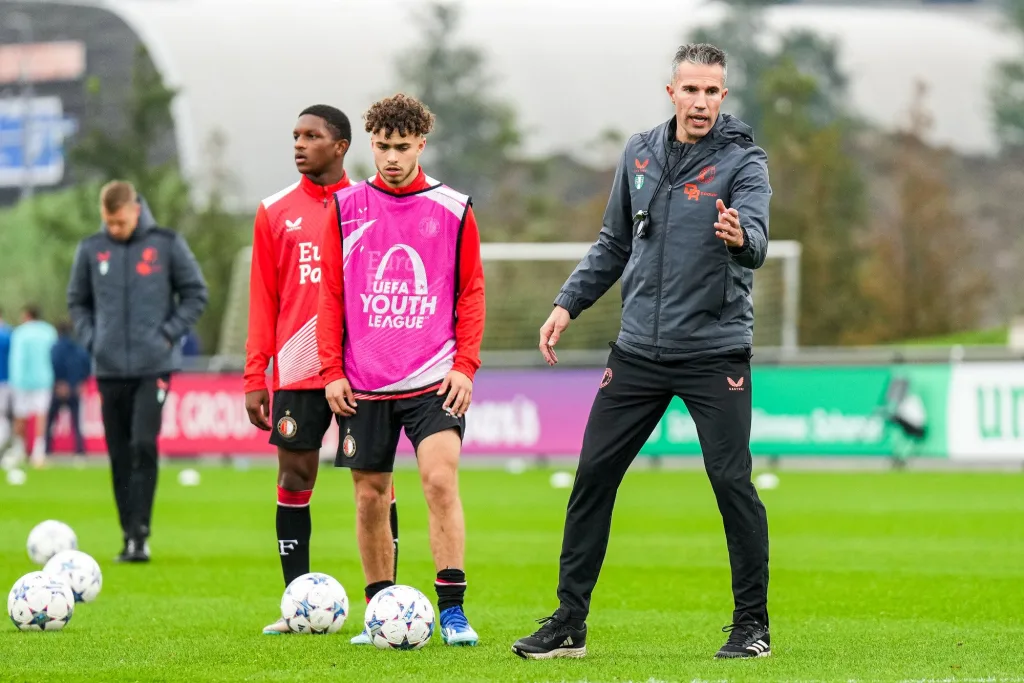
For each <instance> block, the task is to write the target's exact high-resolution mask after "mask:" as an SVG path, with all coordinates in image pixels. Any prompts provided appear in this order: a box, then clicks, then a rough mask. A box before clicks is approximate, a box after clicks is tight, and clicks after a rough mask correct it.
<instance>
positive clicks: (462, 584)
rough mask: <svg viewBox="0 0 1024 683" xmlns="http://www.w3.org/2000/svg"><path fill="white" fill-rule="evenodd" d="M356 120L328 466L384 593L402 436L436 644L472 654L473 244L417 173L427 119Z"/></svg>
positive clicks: (327, 364)
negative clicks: (336, 435)
mask: <svg viewBox="0 0 1024 683" xmlns="http://www.w3.org/2000/svg"><path fill="white" fill-rule="evenodd" d="M365 118H366V131H367V132H368V133H370V134H371V136H372V137H371V144H372V148H373V156H374V163H375V164H376V166H377V174H376V176H375V177H374V178H373V179H372V180H370V181H367V182H362V183H359V184H357V185H354V186H352V187H350V188H347V189H344V190H340V191H339V192H337V193H335V197H336V198H337V204H338V216H337V224H336V225H337V227H336V228H335V230H333V231H325V232H324V241H323V249H322V257H323V262H322V264H323V284H322V286H321V288H320V308H319V311H318V317H317V338H318V340H319V348H320V360H321V364H322V369H321V371H320V374H321V375H322V377H323V380H324V384H325V387H326V388H325V392H326V395H327V400H328V401H329V402H330V404H331V407H332V409H333V410H334V412H335V413H337V414H338V416H339V422H340V425H341V433H342V435H343V439H342V443H341V446H340V448H339V449H338V456H337V459H336V460H335V465H337V466H341V467H348V468H351V469H352V477H353V479H354V481H355V487H356V500H357V501H358V506H357V511H356V528H357V535H358V537H359V549H360V552H361V553H362V557H363V571H364V572H365V573H366V581H367V584H368V585H367V589H366V594H367V597H368V598H369V597H371V596H372V595H374V594H376V593H377V592H378V591H380V590H383V589H384V588H385V587H387V586H388V585H390V584H391V583H392V582H391V581H390V580H389V579H390V573H391V571H390V568H391V557H390V554H391V547H390V545H389V544H387V543H382V542H380V541H379V540H377V539H380V538H381V534H382V533H383V531H384V530H386V529H387V504H388V497H387V496H388V491H389V490H390V488H391V473H392V470H393V468H394V462H395V451H396V449H397V447H398V440H399V436H400V434H401V430H402V428H403V427H404V428H405V434H406V436H408V437H409V440H410V441H411V442H412V445H413V447H414V448H415V449H416V460H417V463H418V466H419V471H420V479H421V481H422V483H423V493H424V497H425V498H426V500H427V507H428V509H429V516H430V546H431V550H432V552H433V556H434V564H435V568H436V570H437V576H436V579H435V583H434V586H435V590H436V591H437V606H438V611H439V613H440V615H439V616H440V618H439V621H440V626H441V637H442V639H443V640H444V642H445V643H447V644H448V645H476V644H477V641H478V636H477V633H476V631H474V630H473V628H472V627H471V626H470V625H469V622H468V621H467V619H466V615H465V613H464V611H463V599H464V597H465V593H466V574H465V572H464V568H465V521H464V518H463V512H462V502H461V500H460V499H459V485H458V464H459V455H460V452H461V448H462V436H463V433H464V431H465V414H466V410H467V409H468V408H469V404H470V401H471V399H472V395H473V376H474V374H475V373H476V370H477V368H479V367H480V358H479V355H480V342H481V341H482V339H483V334H484V277H483V266H482V265H481V263H480V234H479V231H478V230H477V225H476V220H475V219H474V217H473V210H472V208H471V203H470V199H469V197H467V196H466V195H463V194H460V193H458V192H456V191H455V190H453V189H451V188H449V187H447V186H445V185H444V184H442V183H441V182H439V181H437V180H434V179H433V178H430V177H429V176H427V175H426V174H424V172H423V171H422V169H421V168H420V166H419V158H420V154H422V152H423V149H424V146H425V145H426V136H427V134H428V133H430V131H431V129H432V127H433V123H434V115H433V114H431V113H430V111H429V110H428V109H427V108H426V107H425V106H424V105H423V104H422V103H420V102H419V101H417V100H416V99H414V98H411V97H406V96H404V95H396V96H394V97H390V98H388V99H385V100H381V101H380V102H377V103H375V104H374V105H373V106H371V107H370V109H369V111H368V112H367V113H366V115H365ZM365 637H366V636H365V633H364V634H363V638H364V639H365Z"/></svg>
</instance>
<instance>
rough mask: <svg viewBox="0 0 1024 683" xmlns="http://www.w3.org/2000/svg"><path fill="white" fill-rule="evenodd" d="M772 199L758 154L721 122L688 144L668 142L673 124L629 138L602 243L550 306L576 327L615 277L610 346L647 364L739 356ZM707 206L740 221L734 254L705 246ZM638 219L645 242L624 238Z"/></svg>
mask: <svg viewBox="0 0 1024 683" xmlns="http://www.w3.org/2000/svg"><path fill="white" fill-rule="evenodd" d="M659 185H660V187H659ZM655 193H657V194H655ZM771 193H772V190H771V186H770V185H769V182H768V159H767V156H766V155H765V153H764V150H762V149H761V148H760V147H757V146H755V145H754V142H753V137H752V135H751V129H750V127H749V126H747V125H746V124H745V123H743V122H742V121H740V120H739V119H737V118H735V117H732V116H730V115H728V114H722V115H720V116H719V118H718V120H717V121H716V122H715V125H714V127H713V128H712V129H711V131H710V132H709V133H708V134H707V135H706V136H705V137H704V138H702V139H701V140H700V141H698V142H697V143H694V144H681V143H679V142H678V141H676V139H675V118H674V117H673V118H672V119H671V120H669V121H667V122H665V123H663V124H661V125H660V126H658V127H657V128H654V129H653V130H649V131H647V132H645V133H639V134H637V135H634V136H633V137H631V138H630V139H629V141H628V142H627V143H626V148H625V150H624V152H623V155H622V158H621V160H620V161H619V165H618V168H617V169H616V172H615V178H614V181H613V183H612V191H611V196H610V198H609V200H608V205H607V208H606V209H605V214H604V225H603V226H602V228H601V233H600V235H599V237H598V239H597V241H596V242H595V243H594V245H593V246H592V247H591V248H590V251H589V252H588V253H587V255H586V256H585V257H584V258H583V260H582V261H581V262H580V264H579V265H578V266H577V267H576V270H575V271H573V273H572V275H571V276H570V277H569V279H568V280H567V281H566V283H565V284H564V285H563V286H562V289H561V291H560V292H559V293H558V296H557V297H556V299H555V302H554V303H555V304H556V305H558V306H562V307H563V308H565V309H566V310H568V311H569V314H570V316H571V317H572V318H576V317H577V316H578V315H579V314H580V313H581V312H582V311H584V310H585V309H587V308H589V307H590V306H591V305H593V303H594V302H595V301H597V299H599V298H600V297H601V296H602V295H603V294H604V293H605V292H606V291H607V290H608V289H609V288H610V287H611V286H612V285H613V284H614V283H615V281H616V280H619V279H620V278H621V279H622V324H621V328H620V331H619V335H618V339H617V344H618V345H619V346H620V347H623V348H625V349H626V350H628V351H631V352H633V353H635V354H637V355H640V356H642V357H645V358H649V359H652V360H661V359H670V358H673V357H688V356H696V355H706V354H712V353H722V352H726V351H730V350H733V349H738V348H745V347H746V348H749V347H750V346H751V344H752V343H753V325H754V311H753V301H752V298H751V288H752V286H753V272H752V271H753V269H756V268H759V267H760V266H761V264H762V263H764V259H765V255H766V253H767V249H768V204H769V200H770V199H771ZM717 199H722V201H724V202H725V205H726V207H728V208H734V209H736V210H737V211H738V212H739V216H740V225H741V227H742V228H743V230H744V236H745V239H744V246H743V247H742V248H740V249H732V248H729V247H726V246H725V243H724V242H723V241H722V240H720V239H719V238H717V237H716V236H715V228H714V224H715V222H716V221H717V220H718V211H717V209H716V208H715V201H716V200H717ZM641 210H648V211H649V214H650V218H649V219H648V228H647V232H648V235H647V237H646V238H641V237H638V236H637V235H636V231H635V230H634V216H635V215H636V213H637V212H638V211H641Z"/></svg>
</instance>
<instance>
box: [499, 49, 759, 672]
mask: <svg viewBox="0 0 1024 683" xmlns="http://www.w3.org/2000/svg"><path fill="white" fill-rule="evenodd" d="M725 80H726V56H725V53H723V52H722V51H721V50H720V49H718V48H717V47H714V46H712V45H706V44H694V45H684V46H683V47H681V48H679V50H678V51H677V53H676V56H675V59H674V61H673V64H672V80H671V83H670V84H669V85H668V86H667V90H668V95H669V97H670V99H671V100H672V102H673V104H674V105H675V116H674V117H673V118H672V119H671V120H669V121H667V122H666V123H663V124H661V125H660V126H658V127H657V128H654V129H653V130H650V131H647V132H645V133H640V134H637V135H634V136H633V137H632V138H630V140H629V141H628V142H627V143H626V148H625V151H624V153H623V155H622V158H621V160H620V162H619V165H618V169H617V170H616V174H615V178H614V182H613V184H612V191H611V197H610V198H609V201H608V206H607V208H606V210H605V214H604V225H603V227H602V228H601V233H600V236H599V237H598V239H597V241H596V242H595V243H594V245H593V246H592V247H591V248H590V251H589V252H588V253H587V255H586V256H585V257H584V258H583V260H582V261H581V262H580V264H579V265H578V266H577V267H576V270H575V271H574V272H573V274H572V275H571V276H570V277H569V279H568V281H566V283H565V285H563V287H562V289H561V291H560V292H559V294H558V296H557V298H556V299H555V302H554V304H555V308H554V310H553V311H552V313H551V316H550V317H549V318H548V320H547V322H546V323H544V326H543V327H542V328H541V329H540V350H541V353H543V354H544V357H545V359H546V360H547V362H548V364H549V365H554V364H555V363H556V362H557V358H556V357H555V352H554V346H555V344H556V343H557V342H558V339H559V337H560V335H561V334H562V333H563V332H564V331H565V329H566V328H567V327H568V325H569V321H570V320H572V319H575V318H576V317H577V316H579V315H580V313H582V312H583V311H584V310H586V309H587V308H588V307H590V306H591V305H592V304H593V303H594V302H595V301H597V299H599V298H600V297H601V296H602V295H603V294H604V293H605V292H606V291H607V290H608V288H609V287H611V286H612V284H613V283H615V281H616V280H618V279H619V278H620V277H621V278H622V323H621V330H620V332H619V335H618V339H617V340H616V341H615V343H614V344H612V347H611V348H612V350H611V354H610V356H609V359H608V367H607V369H606V370H605V372H604V377H603V379H602V380H601V383H600V388H599V389H598V393H597V397H596V399H595V400H594V404H593V407H592V408H591V412H590V418H589V421H588V422H587V427H586V431H585V433H584V436H583V448H582V451H581V453H580V460H579V465H578V468H577V471H576V480H575V483H574V485H573V489H572V494H571V495H570V497H569V505H568V510H567V513H566V519H565V530H564V535H563V540H562V554H561V561H560V568H559V582H558V599H559V601H560V603H561V604H560V606H559V608H558V610H557V611H556V612H555V613H554V615H553V616H552V617H550V618H547V619H544V620H542V623H543V624H544V625H543V626H542V627H541V628H540V630H538V631H537V632H536V633H535V634H533V635H532V636H529V637H526V638H522V639H520V640H518V641H516V643H515V645H513V651H514V652H515V653H516V654H518V655H520V656H521V657H525V658H528V659H549V658H553V657H582V656H584V655H585V654H586V635H587V633H586V624H585V620H586V618H587V614H588V612H589V609H590V597H591V593H592V592H593V590H594V586H595V585H596V584H597V577H598V574H599V573H600V571H601V564H602V562H603V561H604V556H605V551H606V550H607V547H608V536H609V531H610V528H611V521H612V508H613V507H614V505H615V495H616V491H617V490H618V487H619V484H620V483H621V481H622V478H623V476H624V475H625V473H626V470H627V468H628V467H629V465H630V463H632V462H633V459H634V458H635V457H636V455H637V453H638V452H639V451H640V448H641V447H642V446H643V444H644V442H645V441H646V440H647V438H648V437H649V436H650V434H651V432H652V431H653V429H654V427H655V426H656V425H657V424H658V421H659V420H660V419H661V417H662V415H663V414H664V412H665V409H666V408H667V407H668V405H669V402H670V401H671V400H672V398H673V396H679V397H680V398H681V399H682V400H683V401H684V402H685V404H686V407H687V409H688V411H689V413H690V415H691V416H692V417H693V420H694V423H695V425H696V427H697V433H698V436H699V439H700V444H701V449H702V451H703V455H704V465H705V468H706V470H707V474H708V478H709V479H710V480H711V486H712V488H713V490H714V493H715V497H716V498H717V500H718V508H719V510H720V512H721V514H722V520H723V522H724V525H725V537H726V542H727V545H728V548H729V561H730V565H731V568H732V590H733V596H734V599H735V610H734V612H733V615H732V625H731V626H728V627H726V628H725V629H724V630H726V631H731V633H730V635H729V638H728V641H727V642H726V643H725V645H723V646H722V648H721V649H720V650H719V651H718V653H717V654H716V657H719V658H733V657H758V656H766V655H768V654H769V653H770V652H771V650H770V641H769V637H768V611H767V593H768V522H767V517H766V515H765V509H764V506H763V505H762V504H761V501H760V500H759V499H758V496H757V491H756V490H755V489H754V486H753V484H751V481H750V474H751V456H750V419H751V401H750V392H751V386H750V357H751V346H752V343H753V322H754V313H753V308H752V303H751V287H752V285H753V269H755V268H758V267H760V266H761V264H762V263H764V259H765V253H766V250H767V246H768V204H769V200H770V198H771V188H770V186H769V183H768V167H767V157H766V155H765V153H764V151H763V150H762V149H760V148H759V147H757V146H755V145H754V142H753V138H752V134H751V129H750V127H749V126H747V125H746V124H744V123H742V122H741V121H739V120H738V119H736V118H734V117H732V116H730V115H728V114H722V115H719V108H720V107H721V105H722V100H723V99H724V98H725V96H726V94H727V92H728V90H727V89H726V87H725Z"/></svg>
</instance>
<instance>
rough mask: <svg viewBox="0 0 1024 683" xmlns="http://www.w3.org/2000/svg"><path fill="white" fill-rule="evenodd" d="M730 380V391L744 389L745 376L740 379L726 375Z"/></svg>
mask: <svg viewBox="0 0 1024 683" xmlns="http://www.w3.org/2000/svg"><path fill="white" fill-rule="evenodd" d="M726 379H727V380H729V391H743V380H744V379H746V378H745V377H740V378H739V379H733V378H732V377H726Z"/></svg>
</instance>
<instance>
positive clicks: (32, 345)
mask: <svg viewBox="0 0 1024 683" xmlns="http://www.w3.org/2000/svg"><path fill="white" fill-rule="evenodd" d="M21 320H22V322H21V324H20V325H18V326H17V327H15V328H14V331H13V332H11V350H10V355H9V359H8V362H9V364H10V368H9V372H10V378H9V380H8V381H9V383H10V387H11V401H12V403H13V406H14V443H13V444H12V446H11V450H10V452H9V453H8V454H7V457H8V458H10V459H9V460H8V465H7V468H10V467H11V466H17V465H19V464H21V462H23V461H24V459H25V442H26V441H27V440H28V433H27V432H28V420H29V419H32V420H33V422H34V425H33V426H34V427H35V438H34V439H33V441H32V466H33V467H42V466H43V465H45V464H46V441H45V439H44V438H43V434H44V430H45V428H46V413H47V411H48V410H49V409H50V398H51V393H52V391H53V366H52V365H51V364H50V349H52V348H53V345H54V344H55V343H56V341H57V330H55V329H54V327H53V325H51V324H50V323H48V322H46V321H45V320H41V319H40V315H39V309H38V308H37V307H36V306H32V305H29V306H26V307H25V310H24V311H22V317H21Z"/></svg>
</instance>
